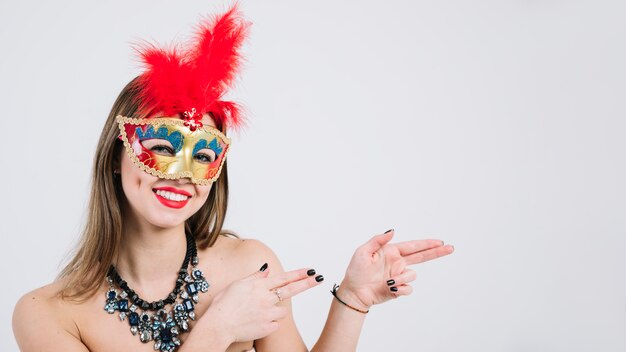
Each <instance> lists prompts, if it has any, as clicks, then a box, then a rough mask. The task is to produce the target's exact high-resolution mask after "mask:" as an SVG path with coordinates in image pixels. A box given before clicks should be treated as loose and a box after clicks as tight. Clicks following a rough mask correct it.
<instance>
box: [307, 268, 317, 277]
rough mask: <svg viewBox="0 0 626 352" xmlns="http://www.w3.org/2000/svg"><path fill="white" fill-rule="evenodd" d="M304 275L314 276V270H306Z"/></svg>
mask: <svg viewBox="0 0 626 352" xmlns="http://www.w3.org/2000/svg"><path fill="white" fill-rule="evenodd" d="M306 274H307V275H309V276H313V275H315V269H309V270H307V272H306Z"/></svg>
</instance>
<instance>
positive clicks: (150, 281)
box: [114, 221, 187, 300]
mask: <svg viewBox="0 0 626 352" xmlns="http://www.w3.org/2000/svg"><path fill="white" fill-rule="evenodd" d="M125 225H126V226H125V230H124V233H123V235H122V240H121V243H120V249H119V255H118V258H117V261H116V262H115V263H114V265H115V267H116V269H117V272H118V273H119V274H120V276H121V277H122V278H123V279H124V280H126V281H127V282H128V284H129V286H130V287H131V288H133V289H134V290H135V291H136V292H137V293H138V294H139V295H140V296H141V297H142V298H143V299H146V300H158V299H162V298H164V297H165V296H166V295H167V294H168V293H169V292H170V291H171V290H172V288H173V287H174V286H173V285H174V284H175V281H176V277H177V274H178V270H179V269H180V266H181V264H182V263H183V260H184V258H185V253H186V250H187V241H186V238H185V225H184V224H181V225H180V226H177V227H173V228H167V229H164V228H159V227H156V226H153V225H151V224H147V223H142V224H138V223H134V222H132V221H131V222H130V223H125Z"/></svg>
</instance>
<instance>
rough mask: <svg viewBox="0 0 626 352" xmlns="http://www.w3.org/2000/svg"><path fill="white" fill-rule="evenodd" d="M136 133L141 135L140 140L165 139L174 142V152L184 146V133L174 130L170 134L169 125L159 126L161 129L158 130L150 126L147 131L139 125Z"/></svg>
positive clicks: (138, 135)
mask: <svg viewBox="0 0 626 352" xmlns="http://www.w3.org/2000/svg"><path fill="white" fill-rule="evenodd" d="M135 133H136V134H137V137H139V140H141V141H143V140H145V139H153V138H156V139H165V140H166V141H168V142H170V143H171V144H172V147H173V148H174V153H178V152H179V151H180V150H181V149H182V147H183V139H184V138H185V137H183V134H182V133H180V132H178V131H174V132H172V133H170V134H168V131H167V127H164V126H162V127H159V129H157V130H156V132H155V131H154V126H152V125H151V126H148V128H147V129H146V132H143V131H142V130H141V127H137V128H136V129H135Z"/></svg>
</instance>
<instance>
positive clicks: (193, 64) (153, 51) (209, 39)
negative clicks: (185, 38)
mask: <svg viewBox="0 0 626 352" xmlns="http://www.w3.org/2000/svg"><path fill="white" fill-rule="evenodd" d="M248 27H249V23H248V22H245V21H244V20H243V19H242V18H241V16H240V14H239V12H238V10H237V6H236V5H235V6H233V7H232V8H231V9H230V10H228V11H227V12H226V13H224V14H222V15H219V16H215V17H213V18H209V19H205V20H203V21H202V22H201V23H200V24H199V26H198V28H197V31H196V36H195V37H194V40H193V41H192V42H191V45H189V47H188V48H182V49H180V48H176V47H174V48H171V49H169V50H168V49H162V48H158V47H156V46H154V45H143V46H141V47H139V48H138V52H139V56H140V58H141V60H142V62H143V63H144V66H145V69H146V70H145V72H144V73H143V74H142V75H141V76H140V79H139V84H140V85H141V92H142V94H141V95H140V100H141V101H142V105H141V109H142V111H144V112H146V113H148V114H153V113H157V112H159V113H163V114H165V115H170V116H171V115H176V114H179V115H181V118H182V114H184V113H185V112H190V111H195V112H197V113H198V115H199V116H202V114H204V113H211V114H212V115H213V116H214V119H215V120H216V121H215V122H216V123H217V124H218V126H239V125H240V124H241V123H242V117H241V116H240V111H241V109H240V108H239V106H238V105H237V104H236V103H234V102H229V101H223V100H222V98H223V96H224V94H225V93H226V91H227V90H228V89H229V88H230V87H232V85H233V83H234V80H235V77H236V75H237V73H238V72H239V69H240V66H241V61H242V57H241V55H240V53H239V49H240V48H241V45H242V44H243V41H244V40H245V38H246V36H247V32H248ZM193 109H195V110H193Z"/></svg>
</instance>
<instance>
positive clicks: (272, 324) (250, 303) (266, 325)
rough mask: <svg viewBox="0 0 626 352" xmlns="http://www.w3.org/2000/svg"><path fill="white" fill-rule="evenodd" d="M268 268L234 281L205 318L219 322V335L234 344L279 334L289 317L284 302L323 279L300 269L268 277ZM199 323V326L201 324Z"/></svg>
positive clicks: (312, 271)
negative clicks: (224, 335)
mask: <svg viewBox="0 0 626 352" xmlns="http://www.w3.org/2000/svg"><path fill="white" fill-rule="evenodd" d="M266 269H267V264H264V265H263V267H261V270H259V271H257V272H255V273H253V274H252V275H250V276H248V277H246V278H243V279H241V280H238V281H235V282H233V283H231V284H230V285H229V286H227V287H226V288H225V289H224V290H222V291H221V292H220V293H218V294H217V295H216V296H215V298H214V299H213V302H212V303H211V305H210V306H209V308H208V310H207V312H206V313H205V315H208V316H211V317H213V318H214V319H215V321H218V322H219V330H220V333H224V334H226V336H228V337H229V338H230V339H229V340H230V341H232V342H238V341H252V340H256V339H260V338H263V337H265V336H267V335H269V334H271V333H272V332H274V331H276V330H278V328H279V320H281V319H282V318H284V317H285V316H287V314H288V313H289V311H288V308H287V307H283V306H281V304H278V303H280V302H281V301H284V300H287V299H290V298H291V297H293V296H295V295H297V294H299V293H301V292H303V291H305V290H308V289H309V288H312V287H314V286H317V285H319V284H320V283H321V282H322V281H323V279H324V278H323V276H321V275H317V276H315V271H314V270H311V269H299V270H294V271H289V272H284V273H281V274H278V275H276V276H272V277H268V275H269V269H268V270H266ZM199 323H200V322H199Z"/></svg>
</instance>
